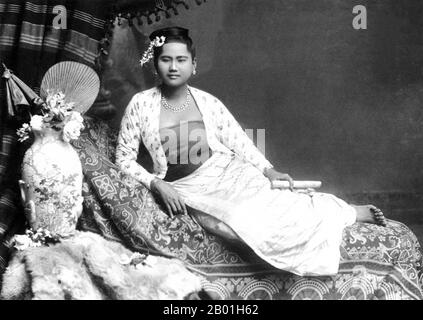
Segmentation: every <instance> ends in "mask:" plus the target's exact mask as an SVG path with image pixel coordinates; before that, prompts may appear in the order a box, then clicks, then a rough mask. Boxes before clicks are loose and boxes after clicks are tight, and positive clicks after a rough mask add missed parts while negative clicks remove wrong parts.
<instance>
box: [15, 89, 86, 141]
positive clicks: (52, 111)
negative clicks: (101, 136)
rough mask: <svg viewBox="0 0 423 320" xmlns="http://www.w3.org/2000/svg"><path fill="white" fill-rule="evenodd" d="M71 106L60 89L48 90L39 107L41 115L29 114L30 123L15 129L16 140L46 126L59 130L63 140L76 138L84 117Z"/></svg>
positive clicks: (24, 138) (82, 126)
mask: <svg viewBox="0 0 423 320" xmlns="http://www.w3.org/2000/svg"><path fill="white" fill-rule="evenodd" d="M73 107H74V103H72V102H66V101H65V95H64V94H63V93H62V92H61V91H59V92H56V93H51V92H48V95H47V98H46V102H45V103H44V104H43V108H42V109H41V112H42V115H33V116H31V120H30V123H29V124H28V123H24V124H23V125H22V127H21V128H20V129H18V130H17V135H18V137H19V139H18V140H19V141H20V142H23V141H25V140H26V139H28V138H29V135H30V132H42V131H43V130H44V129H46V128H51V129H53V130H56V131H61V132H62V138H63V140H64V141H65V142H69V141H71V140H75V139H78V138H79V135H80V133H81V130H82V129H84V125H83V121H84V119H83V118H82V116H81V114H80V113H79V112H77V111H72V110H73Z"/></svg>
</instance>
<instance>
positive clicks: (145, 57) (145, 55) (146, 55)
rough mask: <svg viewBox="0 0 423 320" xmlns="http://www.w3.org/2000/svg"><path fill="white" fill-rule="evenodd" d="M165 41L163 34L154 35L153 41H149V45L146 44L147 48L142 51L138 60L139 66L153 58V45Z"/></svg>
mask: <svg viewBox="0 0 423 320" xmlns="http://www.w3.org/2000/svg"><path fill="white" fill-rule="evenodd" d="M165 41H166V37H165V36H161V37H156V38H155V39H154V40H153V41H151V42H150V45H149V46H148V48H147V50H145V51H144V53H143V55H142V58H141V60H140V64H141V67H142V66H143V65H144V64H146V63H147V62H148V61H150V60H151V59H153V55H154V54H153V48H154V47H161V46H163V45H164V43H165Z"/></svg>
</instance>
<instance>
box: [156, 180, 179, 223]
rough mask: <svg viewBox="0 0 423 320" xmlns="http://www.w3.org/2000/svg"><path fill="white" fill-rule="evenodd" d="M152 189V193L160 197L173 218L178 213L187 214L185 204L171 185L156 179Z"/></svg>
mask: <svg viewBox="0 0 423 320" xmlns="http://www.w3.org/2000/svg"><path fill="white" fill-rule="evenodd" d="M150 187H151V191H153V192H154V193H157V194H158V195H159V196H160V198H161V199H162V201H163V203H164V205H165V206H166V209H167V211H168V213H169V216H170V217H171V218H173V217H174V215H176V214H178V213H182V214H187V208H186V206H185V202H184V201H183V200H182V198H181V197H180V196H179V194H178V192H177V191H176V190H175V188H174V187H172V186H171V185H170V184H169V183H167V182H165V181H163V180H161V179H159V178H156V179H154V180H153V181H151V185H150Z"/></svg>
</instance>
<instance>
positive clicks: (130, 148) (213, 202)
mask: <svg viewBox="0 0 423 320" xmlns="http://www.w3.org/2000/svg"><path fill="white" fill-rule="evenodd" d="M188 33H189V32H188V30H187V29H184V28H180V27H171V28H164V29H160V30H157V31H155V32H153V33H152V34H151V35H150V40H151V43H150V46H149V49H148V50H147V51H146V52H145V53H144V56H143V59H142V60H141V64H144V63H146V62H147V61H148V60H149V59H150V58H153V59H154V60H153V61H154V66H155V69H156V71H157V73H158V75H159V76H160V78H161V81H162V83H161V85H159V86H157V87H153V88H151V89H149V90H145V91H142V92H139V93H137V94H135V95H134V97H133V98H132V100H131V101H130V102H129V104H128V107H127V109H126V111H125V114H124V117H123V119H122V123H121V128H120V133H119V138H118V146H117V152H116V162H117V164H118V165H119V167H120V168H121V169H122V170H123V171H124V172H125V173H127V174H129V175H131V176H132V177H134V178H135V179H137V180H138V181H139V182H141V183H143V184H144V185H145V186H146V187H147V188H149V189H150V190H151V191H152V192H154V193H155V194H157V195H158V197H159V199H161V200H162V202H163V205H164V208H165V209H166V210H167V211H168V213H169V215H170V216H171V217H173V215H175V214H187V213H189V214H191V215H193V216H194V218H195V217H196V216H197V215H206V216H207V215H209V216H212V217H213V218H215V219H218V221H222V222H223V223H224V224H226V225H227V226H229V227H230V228H231V229H232V230H233V231H234V232H235V233H236V235H237V237H238V238H239V239H240V240H241V241H243V242H244V243H245V244H246V245H248V246H249V247H250V248H251V249H253V250H254V252H255V253H256V254H257V255H258V256H260V257H261V258H262V259H263V260H265V261H266V262H268V263H269V264H271V265H272V266H274V267H276V268H279V269H282V270H286V271H289V272H292V273H295V274H298V275H332V274H336V273H337V271H338V267H339V260H340V251H339V246H340V244H341V241H342V232H343V229H344V228H345V227H346V226H349V225H351V224H353V223H355V222H356V221H357V222H367V223H375V224H378V225H381V226H385V225H386V220H385V218H384V216H383V213H382V212H381V211H380V210H379V209H378V208H376V207H375V206H372V205H363V206H353V205H349V204H347V203H346V202H344V201H343V200H341V199H339V198H337V197H335V196H333V195H331V194H326V193H318V192H312V193H304V192H296V191H295V190H294V189H293V179H292V178H291V177H290V176H289V175H288V174H287V173H281V172H279V171H277V170H276V169H275V168H274V167H273V166H272V164H271V163H270V162H269V161H268V160H267V159H266V158H265V157H264V155H263V154H261V153H260V151H259V150H258V149H257V148H256V147H255V145H254V143H253V142H252V141H251V140H250V139H249V138H248V136H247V135H246V134H245V132H244V131H243V130H242V128H241V126H240V125H239V124H238V123H237V121H236V120H235V119H234V117H233V116H232V115H231V113H230V112H229V111H228V109H227V108H226V107H225V106H224V105H223V103H222V102H220V101H219V100H218V99H217V98H215V97H214V96H212V95H211V94H209V93H206V92H204V91H202V90H199V89H196V88H193V87H191V86H190V85H189V84H188V81H189V79H190V78H191V76H192V75H193V74H195V73H196V66H197V62H196V56H195V49H194V47H193V43H192V40H191V38H190V37H189V34H188ZM141 143H143V144H144V146H145V147H146V149H147V150H148V153H149V155H150V156H151V158H152V160H153V164H154V172H153V173H150V172H148V171H147V170H146V169H145V168H144V167H143V166H142V165H140V164H139V163H138V159H139V157H140V156H141V155H139V154H138V153H139V146H140V144H141ZM274 180H286V181H288V182H289V185H290V188H289V189H273V188H272V184H271V182H272V181H274Z"/></svg>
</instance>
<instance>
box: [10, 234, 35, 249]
mask: <svg viewBox="0 0 423 320" xmlns="http://www.w3.org/2000/svg"><path fill="white" fill-rule="evenodd" d="M14 240H15V246H14V247H15V248H16V249H18V250H25V249H27V248H29V247H38V245H37V244H35V243H34V242H33V241H32V240H31V238H30V237H29V236H28V235H26V234H19V235H16V236H15V237H14Z"/></svg>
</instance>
